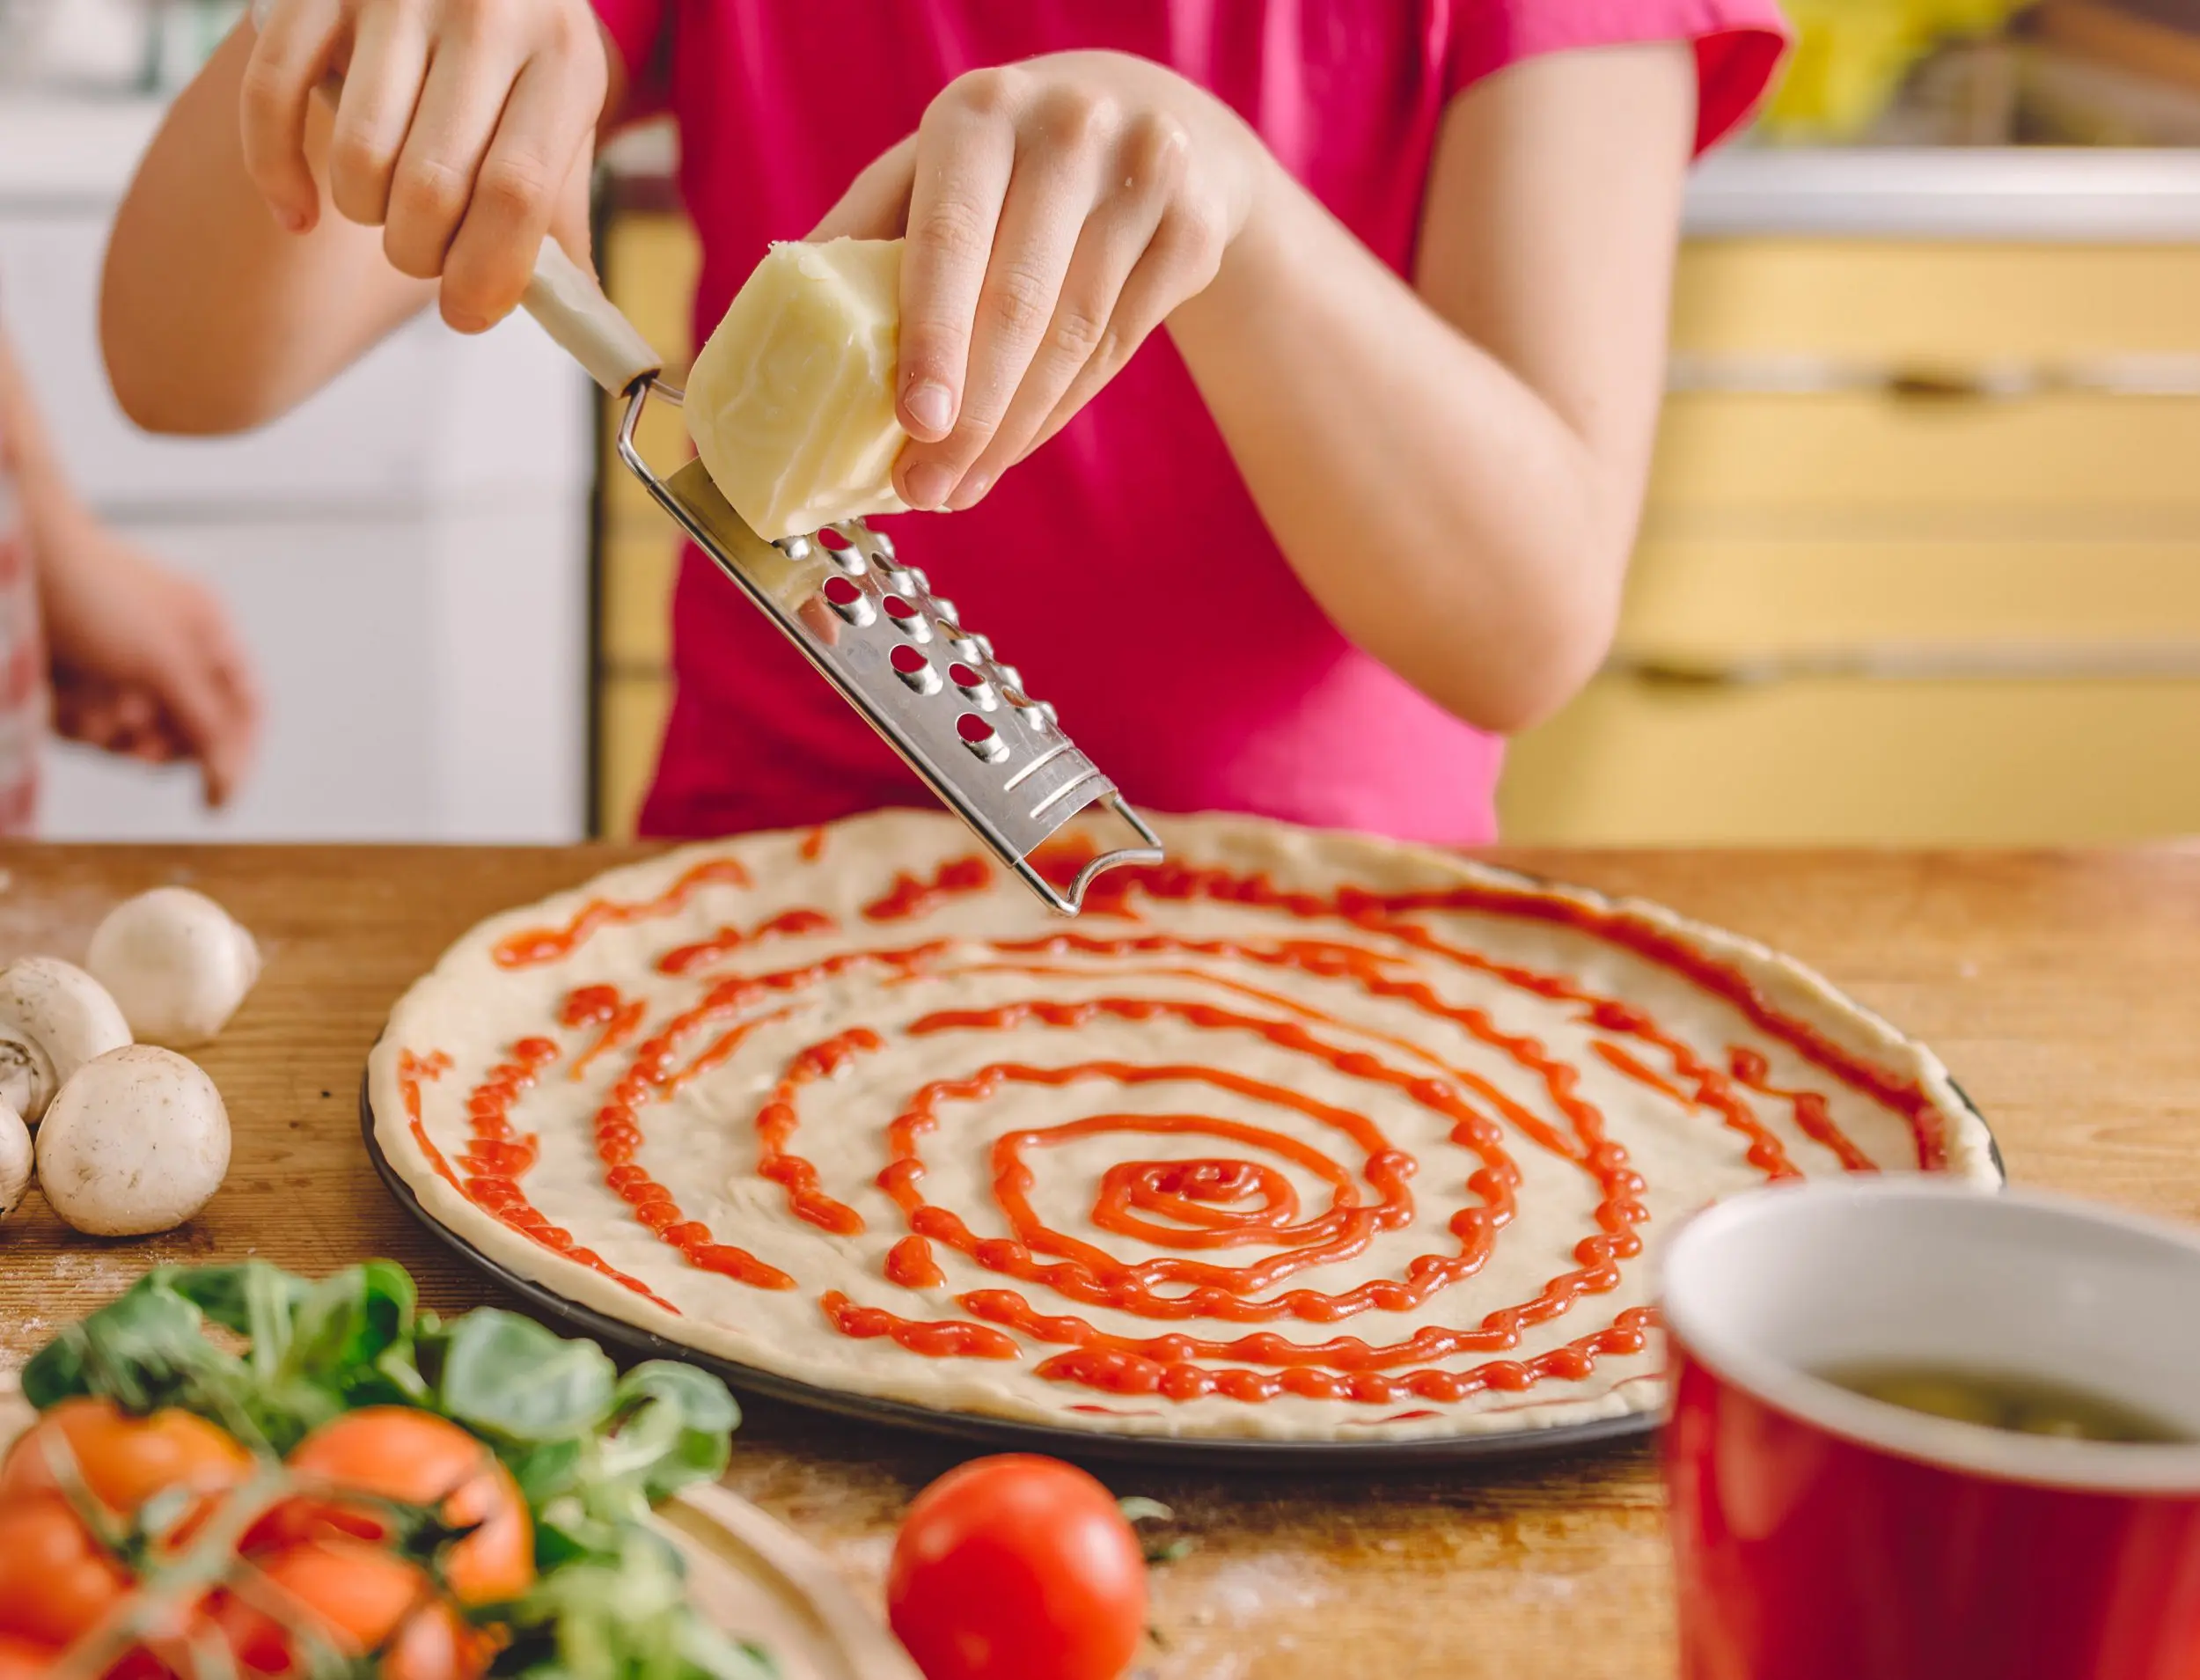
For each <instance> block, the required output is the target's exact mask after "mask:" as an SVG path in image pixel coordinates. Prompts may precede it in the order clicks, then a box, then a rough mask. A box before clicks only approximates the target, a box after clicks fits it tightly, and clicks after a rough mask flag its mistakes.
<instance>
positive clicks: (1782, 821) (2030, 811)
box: [1500, 677, 2200, 846]
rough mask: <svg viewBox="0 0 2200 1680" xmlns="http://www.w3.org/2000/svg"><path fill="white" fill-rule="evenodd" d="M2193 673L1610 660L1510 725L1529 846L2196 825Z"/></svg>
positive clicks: (2197, 733) (2199, 823)
mask: <svg viewBox="0 0 2200 1680" xmlns="http://www.w3.org/2000/svg"><path fill="white" fill-rule="evenodd" d="M2196 742H2200V681H2181V682H2145V681H2106V680H2104V681H2089V682H2063V683H1999V682H1943V683H1932V682H1918V683H1911V682H1872V681H1814V680H1798V681H1790V682H1781V683H1774V684H1771V685H1768V686H1763V687H1756V688H1749V687H1744V688H1723V687H1712V688H1705V689H1690V688H1687V687H1674V686H1663V685H1654V684H1646V683H1642V682H1639V681H1637V680H1633V679H1625V678H1620V677H1605V678H1602V679H1598V680H1597V681H1596V682H1595V683H1593V684H1591V685H1590V686H1589V689H1588V692H1587V693H1584V694H1583V695H1582V697H1581V698H1580V700H1579V701H1576V702H1575V703H1574V704H1573V706H1571V707H1569V708H1567V709H1566V711H1565V712H1564V713H1563V714H1561V715H1559V716H1558V718H1556V719H1555V720H1553V721H1552V722H1551V723H1548V724H1546V725H1544V727H1543V728H1541V729H1538V730H1534V731H1531V732H1530V733H1529V734H1528V735H1526V736H1524V737H1522V738H1521V739H1520V740H1519V741H1518V742H1517V743H1515V744H1514V749H1513V752H1512V757H1511V759H1510V762H1509V764H1508V766H1507V772H1506V777H1505V781H1504V784H1503V787H1502V789H1501V791H1500V809H1501V811H1502V813H1503V819H1504V828H1505V834H1506V838H1507V840H1513V841H1517V842H1519V843H1522V844H1526V845H1541V844H1562V845H1614V844H1624V845H1654V846H1661V845H1702V844H1721V845H1754V844H1764V845H1780V844H1810V845H1818V844H1825V845H1844V844H1880V843H1888V844H1918V845H1937V844H1961V843H1970V842H1980V843H1995V844H2078V843H2089V842H2104V841H2113V840H2135V839H2146V838H2158V837H2160V836H2164V835H2173V834H2191V833H2200V775H2196V774H2194V768H2195V764H2196V749H2195V746H2194V743H2196Z"/></svg>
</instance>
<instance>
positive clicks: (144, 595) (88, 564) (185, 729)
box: [0, 334, 261, 806]
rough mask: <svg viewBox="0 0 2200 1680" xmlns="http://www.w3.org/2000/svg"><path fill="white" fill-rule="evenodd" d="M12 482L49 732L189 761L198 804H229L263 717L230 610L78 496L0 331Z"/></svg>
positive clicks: (5, 464) (3, 459)
mask: <svg viewBox="0 0 2200 1680" xmlns="http://www.w3.org/2000/svg"><path fill="white" fill-rule="evenodd" d="M9 488H12V492H13V502H14V503H15V505H16V508H17V510H18V517H19V521H20V525H21V527H22V531H21V534H22V537H23V539H24V543H25V547H26V550H27V552H28V554H29V557H30V561H31V568H32V572H33V577H34V579H35V583H36V593H37V598H38V615H39V617H40V619H41V620H42V621H43V627H44V645H45V652H46V658H47V671H46V673H45V674H46V676H47V678H48V682H49V684H50V686H51V689H52V693H53V701H54V706H53V721H54V727H55V730H56V731H57V732H58V733H60V734H61V735H62V737H65V738H67V739H70V740H75V741H82V742H84V743H86V744H87V745H92V746H96V747H99V748H100V749H102V750H104V751H106V752H114V753H119V754H121V755H123V756H126V757H129V758H134V759H141V760H143V761H144V762H146V763H148V764H171V763H178V762H182V761H185V760H189V761H193V762H195V763H196V764H197V765H198V766H199V768H200V773H201V777H202V781H203V784H204V787H205V795H206V803H208V804H209V805H211V806H219V805H222V804H224V803H227V802H228V801H229V799H230V798H231V796H232V795H233V794H234V793H235V792H236V790H237V789H238V786H239V785H240V784H241V783H242V781H243V780H244V778H245V776H246V773H247V772H248V770H249V769H250V767H251V764H252V758H253V747H254V745H255V744H256V742H257V739H258V737H259V731H260V711H261V703H260V689H259V685H258V681H257V679H255V677H254V675H253V670H252V665H251V662H250V660H249V659H248V658H247V657H246V653H245V650H244V647H243V645H242V643H241V642H239V641H238V636H237V634H236V631H235V630H234V629H233V628H232V627H231V624H230V621H229V615H228V613H227V612H226V611H225V610H224V607H223V606H222V604H221V602H220V601H219V600H218V599H217V598H216V597H215V596H214V594H213V593H212V592H211V591H209V590H207V589H206V588H205V587H204V586H203V585H202V584H200V583H196V582H194V581H193V580H192V579H190V578H188V577H186V576H182V575H181V574H180V573H177V572H174V571H172V570H170V569H168V568H167V567H165V566H163V565H162V564H160V563H159V562H158V561H156V560H154V559H153V558H152V557H151V556H150V555H149V554H145V553H144V552H143V551H142V550H141V549H139V548H138V547H136V546H135V545H134V544H132V543H131V542H129V541H128V539H125V538H124V537H122V536H121V534H120V533H118V532H115V531H114V530H112V529H111V528H110V527H108V526H106V525H103V524H101V523H100V521H99V518H98V517H96V516H95V515H94V514H93V513H92V510H90V509H89V508H87V507H85V506H84V503H82V502H81V501H80V500H79V499H78V498H77V495H76V493H75V492H74V490H73V489H72V488H70V484H69V481H68V478H67V475H66V474H65V473H63V472H62V466H61V463H60V462H59V460H58V459H56V458H55V454H54V451H53V448H52V444H51V443H50V440H49V439H48V437H47V436H46V432H45V429H44V426H43V424H42V423H41V422H40V418H39V414H38V409H37V406H36V404H35V402H34V401H33V396H32V392H30V390H29V388H28V386H27V385H26V382H25V381H24V379H23V378H22V376H21V374H20V371H19V370H18V365H17V363H16V362H15V360H14V358H13V356H12V355H11V351H10V348H9V346H8V343H7V341H6V338H5V335H4V334H0V491H5V490H7V489H9Z"/></svg>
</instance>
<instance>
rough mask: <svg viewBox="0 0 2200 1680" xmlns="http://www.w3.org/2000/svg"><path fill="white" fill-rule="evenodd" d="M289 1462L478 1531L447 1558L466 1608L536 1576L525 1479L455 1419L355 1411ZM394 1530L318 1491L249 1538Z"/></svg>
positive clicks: (308, 1475)
mask: <svg viewBox="0 0 2200 1680" xmlns="http://www.w3.org/2000/svg"><path fill="white" fill-rule="evenodd" d="M289 1463H290V1468H291V1470H292V1471H295V1472H296V1473H297V1475H298V1477H299V1478H301V1479H304V1480H307V1481H310V1482H312V1483H315V1484H318V1485H319V1489H326V1490H327V1492H329V1493H338V1492H342V1493H366V1494H370V1495H372V1496H373V1497H375V1498H377V1499H384V1500H395V1501H397V1502H399V1503H400V1504H406V1505H418V1506H426V1507H433V1508H436V1513H437V1515H439V1516H440V1517H441V1518H442V1520H443V1521H444V1522H445V1523H447V1524H448V1525H449V1526H451V1528H454V1529H466V1530H470V1532H468V1533H467V1534H466V1536H465V1537H464V1538H462V1539H459V1540H458V1541H455V1542H453V1543H452V1544H451V1546H450V1547H449V1548H448V1549H447V1550H446V1551H445V1552H444V1554H443V1556H442V1558H441V1559H440V1560H439V1561H440V1565H441V1569H442V1573H443V1578H444V1585H445V1586H447V1587H448V1588H450V1589H451V1596H453V1597H455V1598H457V1599H458V1602H459V1603H462V1604H488V1603H497V1602H498V1601H500V1600H503V1599H508V1598H514V1597H517V1596H518V1595H519V1594H520V1593H522V1592H524V1591H525V1590H526V1588H527V1587H528V1586H529V1585H530V1583H532V1581H533V1580H534V1578H535V1537H534V1524H533V1522H532V1519H531V1518H530V1517H529V1515H528V1514H527V1501H526V1500H525V1499H524V1498H523V1497H522V1496H521V1494H520V1492H519V1486H518V1484H517V1483H516V1482H514V1481H513V1480H512V1478H511V1472H510V1471H508V1470H506V1469H505V1468H504V1466H503V1465H502V1464H501V1463H499V1462H498V1460H497V1457H496V1455H495V1453H493V1452H491V1451H490V1450H489V1449H488V1447H486V1446H484V1445H483V1444H482V1443H481V1442H480V1441H479V1440H477V1439H476V1438H475V1437H474V1436H473V1435H471V1434H467V1433H466V1430H464V1429H462V1428H460V1427H458V1425H457V1424H455V1423H451V1422H450V1421H449V1420H446V1419H443V1418H438V1417H436V1416H435V1415H434V1414H433V1413H431V1412H412V1411H407V1409H405V1408H404V1407H401V1406H369V1407H366V1408H364V1409H363V1410H361V1411H357V1412H346V1413H345V1414H344V1415H343V1416H341V1417H340V1418H335V1419H333V1420H330V1421H329V1422H327V1423H326V1424H323V1425H322V1426H321V1427H319V1429H316V1430H315V1431H314V1432H313V1433H312V1434H310V1435H308V1436H307V1437H306V1438H305V1439H304V1441H302V1442H299V1443H298V1445H297V1448H296V1449H294V1450H293V1451H292V1452H291V1454H290V1460H289ZM389 1532H390V1529H389V1524H388V1522H386V1521H385V1519H384V1518H383V1516H382V1515H380V1514H379V1513H378V1512H376V1511H374V1510H373V1509H371V1508H369V1507H367V1506H364V1505H348V1504H345V1503H343V1502H342V1501H341V1500H332V1499H328V1498H326V1497H324V1496H320V1495H319V1491H318V1489H317V1493H315V1494H312V1495H307V1496H304V1497H301V1498H298V1499H295V1500H286V1501H285V1502H284V1503H283V1504H282V1506H281V1507H279V1508H277V1509H276V1510H275V1512H273V1513H271V1514H270V1516H269V1518H268V1520H267V1521H266V1522H262V1523H260V1525H258V1526H257V1527H256V1528H255V1529H254V1530H253V1534H252V1535H251V1537H248V1539H247V1540H246V1550H248V1551H250V1550H253V1549H256V1548H258V1547H260V1546H263V1545H268V1544H284V1543H286V1542H292V1541H297V1540H302V1539H306V1538H310V1537H317V1536H332V1535H333V1536H339V1537H341V1536H348V1537H354V1538H356V1539H361V1540H385V1539H387V1538H388V1537H389Z"/></svg>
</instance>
